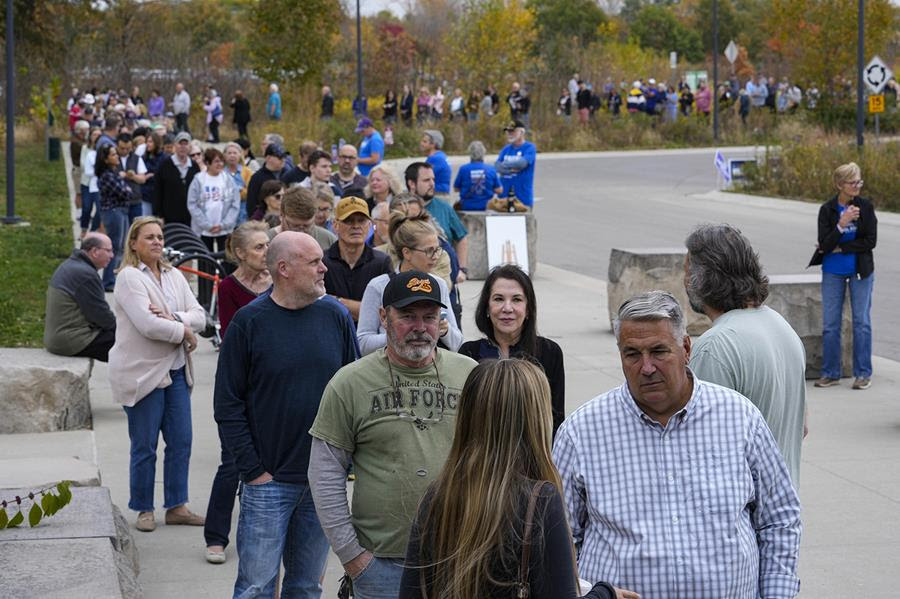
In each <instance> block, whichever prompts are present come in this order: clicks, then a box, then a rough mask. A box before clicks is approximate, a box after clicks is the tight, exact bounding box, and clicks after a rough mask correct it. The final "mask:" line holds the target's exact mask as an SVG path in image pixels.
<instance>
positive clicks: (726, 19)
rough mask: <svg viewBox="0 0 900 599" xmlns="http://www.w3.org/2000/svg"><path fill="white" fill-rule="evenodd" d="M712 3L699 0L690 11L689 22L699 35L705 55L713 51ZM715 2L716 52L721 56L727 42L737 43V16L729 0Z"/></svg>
mask: <svg viewBox="0 0 900 599" xmlns="http://www.w3.org/2000/svg"><path fill="white" fill-rule="evenodd" d="M713 1H714V0H700V1H699V2H698V3H697V7H696V8H695V9H694V10H693V11H692V12H693V15H692V16H693V18H692V19H691V22H692V24H693V26H694V31H697V32H699V33H700V38H701V41H702V43H703V49H704V50H705V51H706V52H707V53H712V50H713V26H712V22H713V19H712V4H713ZM715 1H716V2H717V3H718V7H717V11H716V12H717V13H718V21H719V48H718V51H719V53H720V54H721V53H722V52H723V51H724V50H725V46H727V45H728V42H729V41H731V40H735V43H737V41H738V40H737V37H738V27H737V16H736V14H735V11H734V6H733V5H732V4H731V0H715Z"/></svg>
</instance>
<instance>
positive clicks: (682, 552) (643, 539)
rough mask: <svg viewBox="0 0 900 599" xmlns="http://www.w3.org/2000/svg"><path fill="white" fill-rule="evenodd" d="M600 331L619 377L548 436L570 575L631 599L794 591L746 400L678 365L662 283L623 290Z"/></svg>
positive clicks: (783, 500)
mask: <svg viewBox="0 0 900 599" xmlns="http://www.w3.org/2000/svg"><path fill="white" fill-rule="evenodd" d="M614 331H615V334H616V341H617V343H618V347H619V355H620V358H621V361H622V371H623V373H624V374H625V383H624V384H623V385H621V386H619V387H617V388H616V389H613V390H611V391H608V392H607V393H604V394H602V395H600V396H598V397H595V398H594V399H592V400H591V401H589V402H588V403H586V404H585V405H583V406H581V408H579V409H578V410H576V411H575V412H573V413H572V414H571V415H570V416H569V417H568V418H567V419H566V420H565V422H563V424H562V426H560V428H559V431H558V432H557V434H556V440H555V442H554V446H553V460H554V462H555V463H556V466H557V468H558V469H559V474H560V479H561V481H562V486H563V489H562V490H563V495H564V497H565V500H566V507H567V512H568V514H569V525H570V527H571V529H572V537H573V539H574V541H575V548H576V553H577V559H578V572H579V575H580V577H581V578H583V579H586V580H588V581H590V582H597V581H601V580H605V581H608V582H609V583H610V584H612V585H613V586H615V587H619V588H628V589H631V590H632V591H635V592H637V593H639V594H640V595H641V596H642V597H691V598H694V599H755V598H756V597H767V598H769V597H777V598H788V597H794V596H795V595H796V594H797V593H798V592H799V590H800V580H799V578H798V577H797V556H798V553H799V550H800V530H801V525H800V502H799V500H798V499H797V493H796V491H795V490H794V486H793V485H792V484H791V478H790V474H789V473H788V470H787V467H786V466H785V464H784V460H783V459H782V457H781V453H780V452H779V451H778V446H777V445H776V444H775V440H774V439H773V437H772V433H771V432H770V431H769V428H768V426H766V422H765V420H764V419H763V417H762V415H761V414H760V413H759V410H757V409H756V407H755V406H754V405H753V404H752V403H750V401H748V400H747V398H745V397H743V396H742V395H740V394H739V393H737V392H735V391H732V390H731V389H726V388H725V387H721V386H719V385H713V384H710V383H707V382H705V381H703V380H701V379H699V378H698V377H696V376H695V375H694V374H693V373H692V372H691V370H690V369H689V368H688V359H689V358H690V355H691V339H690V337H688V335H687V334H686V332H685V324H684V314H683V313H682V310H681V307H680V306H679V305H678V302H677V301H676V300H675V298H674V297H672V295H670V294H669V293H667V292H665V291H650V292H647V293H643V294H641V295H637V296H635V297H632V298H630V299H629V300H627V301H626V302H625V303H623V304H622V306H621V307H620V308H619V311H618V317H617V318H616V320H615V323H614Z"/></svg>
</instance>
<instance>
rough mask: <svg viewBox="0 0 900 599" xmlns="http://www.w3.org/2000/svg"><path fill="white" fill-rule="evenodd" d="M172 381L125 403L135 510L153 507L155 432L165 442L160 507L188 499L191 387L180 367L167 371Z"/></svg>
mask: <svg viewBox="0 0 900 599" xmlns="http://www.w3.org/2000/svg"><path fill="white" fill-rule="evenodd" d="M169 374H170V375H171V377H172V384H171V385H169V386H168V387H166V388H165V389H154V390H153V392H152V393H150V394H149V395H147V396H146V397H144V399H142V400H140V401H139V402H137V403H136V404H134V406H132V407H128V406H125V414H127V415H128V437H129V438H130V439H131V467H130V481H131V499H129V501H128V507H129V508H131V509H132V510H134V511H136V512H152V511H153V486H154V481H155V480H156V445H157V443H158V442H159V433H160V432H161V433H162V437H163V441H165V442H166V449H165V459H164V461H163V500H164V503H163V507H164V508H165V509H167V510H169V509H172V508H174V507H178V506H179V505H184V504H185V503H187V500H188V465H189V464H190V461H191V440H192V434H193V431H192V430H191V389H190V387H188V385H187V381H186V379H185V378H184V368H183V367H182V368H179V369H178V370H172V371H171V372H170V373H169Z"/></svg>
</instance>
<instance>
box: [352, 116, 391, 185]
mask: <svg viewBox="0 0 900 599" xmlns="http://www.w3.org/2000/svg"><path fill="white" fill-rule="evenodd" d="M356 132H357V133H362V134H363V140H362V142H361V143H360V144H359V160H358V161H357V163H358V165H359V174H361V175H362V176H363V177H368V176H369V171H370V170H372V167H374V166H375V165H376V164H380V163H381V159H382V158H384V139H383V138H382V137H381V133H379V132H378V131H377V130H376V129H375V125H374V124H373V123H372V119H370V118H368V117H363V118H361V119H359V122H358V123H356Z"/></svg>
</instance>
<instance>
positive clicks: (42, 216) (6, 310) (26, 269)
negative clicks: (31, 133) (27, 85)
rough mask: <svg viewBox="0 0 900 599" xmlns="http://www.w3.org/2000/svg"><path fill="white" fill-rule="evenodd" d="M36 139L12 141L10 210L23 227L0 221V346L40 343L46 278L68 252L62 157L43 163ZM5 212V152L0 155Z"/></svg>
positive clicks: (0, 188) (69, 237)
mask: <svg viewBox="0 0 900 599" xmlns="http://www.w3.org/2000/svg"><path fill="white" fill-rule="evenodd" d="M44 151H45V150H44V146H43V144H41V143H37V144H27V145H24V144H23V145H16V214H17V215H18V216H20V217H22V218H23V219H24V220H26V221H28V222H29V223H31V226H29V227H18V226H7V225H0V272H2V273H3V283H2V284H0V347H41V346H42V345H43V337H44V304H45V294H46V291H47V282H48V281H49V280H50V276H51V275H52V274H53V271H54V270H56V267H57V266H59V263H60V262H62V261H63V260H64V259H65V258H66V257H67V256H68V255H69V254H70V253H72V225H71V221H70V218H69V201H68V195H67V194H68V192H67V190H66V173H65V170H64V169H65V167H64V166H63V161H62V160H60V161H59V162H47V161H46V160H45V159H44V158H45V156H44ZM0 156H2V158H0V194H2V196H3V200H2V206H0V209H2V210H3V215H5V214H6V168H5V165H6V156H5V154H0Z"/></svg>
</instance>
